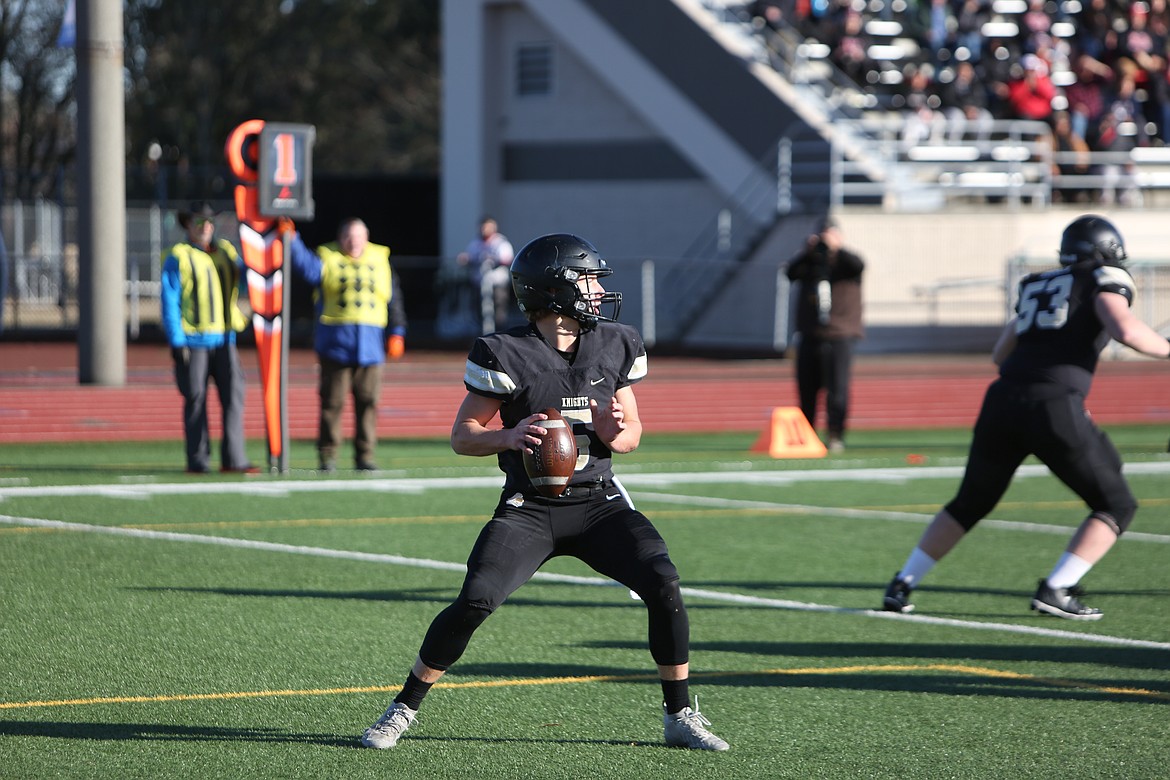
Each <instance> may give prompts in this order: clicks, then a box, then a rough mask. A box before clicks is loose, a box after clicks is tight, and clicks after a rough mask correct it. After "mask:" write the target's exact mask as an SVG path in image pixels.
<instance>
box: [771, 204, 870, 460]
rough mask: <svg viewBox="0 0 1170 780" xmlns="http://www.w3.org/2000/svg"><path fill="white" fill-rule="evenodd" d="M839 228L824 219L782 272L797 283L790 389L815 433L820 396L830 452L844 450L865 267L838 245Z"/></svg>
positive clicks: (861, 332) (861, 330)
mask: <svg viewBox="0 0 1170 780" xmlns="http://www.w3.org/2000/svg"><path fill="white" fill-rule="evenodd" d="M843 240H844V239H843V236H842V234H841V228H840V226H839V225H838V224H837V222H836V221H835V220H834V219H833V218H832V217H828V216H826V217H825V218H824V219H822V220H821V221H820V223H819V224H818V225H817V231H816V232H815V233H813V234H812V235H810V236H809V237H808V241H807V242H806V244H805V246H804V248H803V249H802V250H801V252H800V254H798V255H797V256H796V257H795V258H793V259H792V260H791V261H789V263H788V266H787V275H788V279H789V281H791V282H799V289H798V291H797V298H796V334H797V347H796V387H797V392H798V394H799V397H800V410H801V411H802V412H804V416H805V417H806V418H807V419H808V422H809V424H810V425H812V426H813V427H814V428H815V427H816V416H817V401H818V399H819V397H820V394H821V391H822V390H824V391H825V413H826V417H827V428H828V447H829V451H830V452H843V451H844V449H845V423H846V420H847V418H848V416H849V384H850V381H851V379H852V369H853V350H854V346H855V345H856V343H857V341H859V340H860V339H862V338H863V337H864V336H865V331H864V327H863V326H862V322H861V310H862V302H861V275H862V272H863V271H864V270H865V261H863V260H862V259H861V257H860V256H859V255H858V254H857V253H855V252H851V251H849V250H848V249H846V248H845V247H844V245H843Z"/></svg>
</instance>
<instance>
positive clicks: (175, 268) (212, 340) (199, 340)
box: [160, 242, 247, 349]
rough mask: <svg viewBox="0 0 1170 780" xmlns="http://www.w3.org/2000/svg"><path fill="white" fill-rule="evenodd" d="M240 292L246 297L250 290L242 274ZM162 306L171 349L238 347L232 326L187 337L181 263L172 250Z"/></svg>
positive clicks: (164, 277) (165, 267)
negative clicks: (227, 345) (220, 330)
mask: <svg viewBox="0 0 1170 780" xmlns="http://www.w3.org/2000/svg"><path fill="white" fill-rule="evenodd" d="M180 243H183V242H180ZM176 246H178V244H176ZM239 289H240V292H241V293H242V294H243V295H247V286H246V282H245V281H244V275H243V274H242V273H241V274H240V285H239ZM160 304H161V308H162V326H163V331H164V332H165V333H166V336H167V341H168V342H169V343H170V345H171V348H172V349H182V348H183V347H187V348H189V349H216V348H218V347H222V346H223V345H224V344H225V343H228V344H235V343H236V332H235V331H234V330H232V329H231V326H230V324H229V325H228V327H227V329H226V331H225V332H208V333H185V332H184V331H183V282H182V278H181V276H180V274H179V261H178V259H177V258H176V257H175V253H174V249H173V248H172V250H171V251H170V252H169V253H168V254H167V256H166V259H164V260H163V267H162V290H161V292H160ZM229 323H230V320H229Z"/></svg>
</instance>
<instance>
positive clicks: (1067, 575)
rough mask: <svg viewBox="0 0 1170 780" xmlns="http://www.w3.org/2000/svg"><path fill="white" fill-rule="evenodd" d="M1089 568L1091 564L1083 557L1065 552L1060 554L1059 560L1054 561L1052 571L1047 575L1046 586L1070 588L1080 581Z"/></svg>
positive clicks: (1091, 566)
mask: <svg viewBox="0 0 1170 780" xmlns="http://www.w3.org/2000/svg"><path fill="white" fill-rule="evenodd" d="M1091 568H1093V564H1091V563H1089V562H1088V561H1086V560H1085V559H1084V558H1082V557H1080V556H1079V555H1073V554H1072V553H1070V552H1066V553H1065V554H1064V555H1061V556H1060V560H1059V561H1057V562H1056V566H1055V567H1054V568H1053V569H1052V573H1051V574H1049V575H1048V587H1050V588H1071V587H1072V586H1073V585H1076V584H1077V583H1078V582H1080V581H1081V578H1082V577H1084V576H1085V575H1086V574H1088V573H1089V569H1091Z"/></svg>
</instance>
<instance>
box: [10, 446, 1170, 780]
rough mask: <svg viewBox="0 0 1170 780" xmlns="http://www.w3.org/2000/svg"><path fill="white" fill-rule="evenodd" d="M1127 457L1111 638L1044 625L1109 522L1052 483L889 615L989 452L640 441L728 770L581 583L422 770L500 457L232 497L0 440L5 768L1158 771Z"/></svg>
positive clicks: (482, 691)
mask: <svg viewBox="0 0 1170 780" xmlns="http://www.w3.org/2000/svg"><path fill="white" fill-rule="evenodd" d="M1110 433H1111V434H1112V435H1113V437H1114V440H1115V441H1116V442H1117V444H1118V446H1119V448H1120V449H1121V450H1122V452H1123V455H1124V456H1125V458H1126V461H1127V464H1128V466H1127V473H1129V474H1130V478H1131V483H1132V485H1133V487H1134V490H1135V492H1136V493H1137V495H1138V496H1139V498H1140V499H1141V501H1142V509H1141V510H1139V513H1138V517H1137V519H1136V521H1135V522H1134V525H1133V526H1132V528H1131V534H1129V535H1127V536H1126V537H1125V538H1124V539H1123V540H1122V541H1121V542H1119V544H1118V545H1117V546H1116V547H1115V548H1114V549H1113V551H1112V552H1111V553H1110V555H1109V556H1108V557H1107V558H1106V559H1105V560H1104V561H1103V562H1102V563H1101V564H1100V565H1098V566H1097V567H1096V568H1095V569H1094V570H1093V572H1092V573H1090V575H1089V576H1088V577H1087V578H1086V580H1085V582H1084V584H1085V586H1086V588H1087V589H1088V596H1087V598H1086V601H1087V602H1088V603H1090V604H1091V605H1093V606H1097V607H1100V608H1102V609H1103V610H1105V613H1106V616H1105V618H1104V619H1103V620H1101V621H1098V622H1095V623H1081V622H1072V621H1061V620H1058V619H1056V618H1041V617H1038V616H1036V615H1035V614H1034V613H1031V612H1030V611H1029V609H1028V602H1029V600H1030V597H1031V594H1032V592H1033V590H1034V589H1035V586H1036V581H1037V579H1038V578H1040V577H1042V576H1044V575H1045V574H1047V573H1048V570H1049V569H1050V568H1051V566H1052V564H1053V563H1054V562H1055V560H1056V558H1057V556H1058V554H1059V552H1060V551H1061V550H1062V549H1063V547H1064V545H1065V543H1066V541H1067V538H1068V536H1069V534H1070V532H1071V529H1072V528H1073V527H1075V526H1076V525H1077V524H1079V522H1080V520H1081V519H1082V517H1083V515H1084V512H1083V510H1082V508H1081V505H1080V503H1079V502H1078V500H1077V499H1076V497H1075V496H1074V495H1072V494H1071V493H1070V492H1069V491H1068V490H1066V489H1065V488H1064V487H1062V486H1061V485H1060V484H1059V483H1058V482H1056V480H1055V479H1053V478H1052V477H1050V476H1047V475H1046V473H1045V472H1044V470H1043V468H1042V467H1040V466H1038V465H1035V464H1029V465H1027V466H1026V467H1025V469H1024V471H1023V472H1022V474H1021V476H1020V478H1018V479H1017V481H1016V483H1015V485H1014V486H1013V488H1012V490H1011V491H1010V492H1009V494H1008V495H1007V497H1006V498H1005V500H1004V501H1003V503H1001V505H1000V506H999V507H998V508H997V509H996V510H995V512H994V513H993V515H992V518H991V519H990V521H988V522H986V524H985V526H984V527H981V528H979V529H978V530H977V531H976V532H975V533H974V534H973V535H972V536H971V537H970V538H968V539H967V540H966V541H965V542H964V543H963V544H962V545H960V546H959V548H957V549H956V551H955V552H954V553H953V554H952V555H951V556H950V557H949V558H948V559H946V560H945V561H944V562H943V563H941V564H940V565H939V567H938V568H937V569H936V570H935V571H934V572H933V573H932V574H931V576H930V577H929V578H928V579H927V581H926V584H925V586H924V587H923V588H921V589H920V590H919V591H917V592H916V594H915V602H916V604H917V605H918V612H917V613H916V614H915V615H913V616H897V615H889V614H885V613H880V612H873V611H871V610H872V609H873V608H875V607H877V606H878V605H879V604H880V601H881V595H882V592H883V590H884V588H885V585H886V583H887V581H888V580H889V578H890V577H891V575H893V573H894V572H895V570H896V569H897V568H898V567H899V566H900V565H901V563H902V561H903V560H904V558H905V556H906V554H907V552H908V551H909V550H910V548H911V547H912V545H913V543H914V541H915V540H916V539H917V537H918V534H919V533H920V532H921V530H922V528H923V527H924V525H925V523H926V521H927V520H928V519H929V517H930V516H931V515H933V513H934V511H935V510H936V509H937V508H938V507H939V505H941V504H942V503H943V502H945V501H946V500H947V499H949V498H950V496H951V494H952V492H953V491H954V489H955V487H956V485H957V483H958V478H959V475H960V473H961V469H962V465H963V462H964V454H965V447H966V443H967V439H968V432H966V431H931V432H897V431H880V432H879V431H873V432H868V431H859V432H857V433H854V434H852V435H851V437H850V448H849V450H848V451H847V452H846V453H845V454H843V455H838V456H833V457H830V458H825V459H822V460H791V461H783V460H781V461H773V460H770V459H768V458H766V457H760V456H758V455H754V454H750V453H749V452H748V447H749V446H750V444H751V441H752V437H751V436H746V435H732V434H726V435H707V436H665V435H660V436H653V435H649V434H648V435H647V436H646V437H645V439H644V441H643V444H642V447H641V449H640V450H639V451H638V452H636V453H633V454H632V455H629V456H623V457H621V458H620V459H619V460H618V461H617V470H618V473H619V476H621V477H622V479H623V481H624V483H625V484H626V486H627V487H628V488H629V490H630V492H631V494H632V495H633V498H634V500H635V501H636V503H637V505H638V507H639V508H640V509H642V510H643V511H645V512H646V513H647V514H648V515H649V516H650V517H651V519H652V520H654V522H655V524H656V525H657V526H658V528H659V529H660V530H661V531H662V533H663V535H664V536H665V537H666V540H667V542H668V544H669V545H670V548H671V551H672V555H673V557H674V559H675V562H676V563H677V564H678V567H679V569H680V570H681V572H682V575H683V586H684V593H685V594H686V597H687V600H688V605H689V610H690V617H691V647H692V654H691V663H692V670H693V678H692V692H693V693H697V694H698V696H699V704H700V708H701V709H702V711H703V712H704V713H705V714H706V715H707V716H708V717H709V718H710V719H711V721H712V723H713V724H714V725H713V727H712V730H713V731H715V733H717V734H719V735H720V736H722V737H724V738H725V739H727V740H728V741H729V742H730V743H731V750H730V751H729V752H727V753H720V754H713V753H695V752H688V751H683V750H677V749H669V748H666V747H664V746H662V744H661V739H662V721H661V709H660V704H659V701H660V699H659V689H658V685H657V683H656V681H655V677H654V674H653V664H652V661H651V659H650V657H649V654H648V652H647V650H646V647H645V633H646V629H645V616H644V611H643V610H642V608H641V606H640V603H639V602H637V601H635V600H633V599H631V598H630V595H629V593H628V592H627V591H625V590H624V589H622V588H620V587H615V586H613V585H612V583H607V582H606V581H603V580H601V579H600V578H598V577H597V576H596V575H594V574H593V573H592V572H591V571H589V570H588V569H587V568H586V567H585V566H583V565H581V564H580V563H579V562H577V561H574V560H566V559H559V560H555V561H552V562H550V563H549V564H548V565H547V566H546V567H545V569H544V570H543V571H542V573H541V575H539V576H538V578H537V579H535V580H533V581H532V582H531V583H529V584H528V585H526V586H525V587H523V588H521V589H520V591H518V592H517V593H516V594H515V596H514V597H513V598H512V599H511V600H510V601H509V603H508V604H506V605H505V606H504V607H503V608H502V609H501V610H500V611H499V612H498V613H497V614H496V615H494V616H493V617H492V618H491V619H490V620H489V621H488V622H487V623H486V624H485V625H484V626H483V628H481V629H480V631H479V632H478V633H477V634H476V637H475V639H474V641H473V642H472V644H471V647H470V648H469V650H468V652H467V654H466V655H465V656H464V658H463V659H462V661H461V662H460V663H459V664H458V665H456V666H455V667H454V668H453V669H452V670H451V672H450V673H449V674H448V675H447V676H446V677H445V678H444V680H443V681H442V682H441V683H440V684H439V686H436V688H435V690H434V691H433V692H432V693H431V695H430V696H429V697H428V699H427V701H426V703H425V704H424V707H423V709H422V710H421V712H420V715H419V719H418V721H417V722H416V724H415V726H414V727H413V728H412V729H411V730H410V731H409V732H408V734H407V736H406V738H404V740H403V741H402V743H401V744H400V745H399V746H398V747H397V748H395V749H393V750H390V751H375V750H368V749H363V748H360V747H359V745H358V736H359V735H360V734H361V732H362V730H363V729H364V728H365V727H366V726H368V725H369V724H370V723H371V722H373V720H374V719H375V718H377V716H378V715H379V714H380V713H381V711H382V710H383V709H384V708H385V706H386V705H387V704H388V703H389V701H390V699H391V698H392V697H393V694H394V693H395V692H396V691H397V689H398V687H399V685H400V684H401V682H402V680H403V679H404V678H405V675H406V672H407V670H408V668H409V666H410V664H411V662H412V661H413V658H414V654H415V652H416V650H417V649H418V644H419V641H420V639H421V637H422V634H423V632H424V631H425V629H426V627H427V625H428V623H429V622H430V619H431V618H432V617H433V615H434V614H435V613H436V612H437V611H438V610H439V609H441V608H442V607H443V606H445V605H446V603H447V602H448V601H449V600H450V599H451V598H452V597H453V596H454V595H455V593H456V592H457V590H458V588H459V584H460V582H461V578H462V574H461V571H460V569H461V565H462V563H463V561H464V559H465V557H466V554H467V552H468V550H469V549H470V547H471V544H472V542H473V540H474V538H475V536H476V534H477V532H478V530H479V528H480V526H481V525H482V524H483V522H484V521H485V520H486V513H487V512H489V511H490V508H491V506H492V505H493V504H494V502H495V499H496V497H497V494H498V485H499V483H500V478H499V472H498V471H497V470H496V468H495V464H494V459H471V458H460V457H458V456H456V455H454V454H452V453H450V451H449V449H448V448H447V446H446V443H445V442H440V441H408V442H402V441H393V440H388V441H383V442H382V444H381V448H380V452H379V462H380V463H381V464H382V466H383V469H384V470H383V471H382V472H379V473H377V474H375V475H372V476H369V477H364V476H358V475H356V474H354V473H352V472H348V473H347V472H345V471H341V472H338V473H337V474H336V475H331V476H328V477H324V476H318V475H316V474H314V473H313V472H312V471H311V470H309V467H310V466H311V465H312V464H313V463H314V462H315V454H314V452H313V450H312V447H311V444H310V443H308V442H294V445H293V451H292V460H291V463H292V466H293V468H292V470H291V472H290V474H288V475H286V476H262V477H259V478H255V477H241V476H234V475H233V476H229V477H223V478H221V477H219V476H218V475H213V476H211V477H189V476H187V475H184V474H182V473H181V463H182V453H181V447H182V445H181V444H180V443H177V442H162V443H144V444H139V443H134V444H100V445H97V444H94V445H88V444H87V445H78V444H73V445H44V446H28V445H24V446H8V447H0V515H2V516H3V522H0V615H2V622H0V777H13V778H42V777H87V778H90V777H93V778H160V777H187V778H204V777H217V778H218V777H239V778H246V777H265V778H268V777H280V778H292V777H297V778H301V777H303V778H366V777H369V778H386V777H393V778H428V779H429V780H435V779H438V778H460V779H466V778H566V779H567V780H568V779H572V780H578V779H580V778H736V779H739V778H851V779H852V778H897V779H898V780H910V779H912V778H931V779H933V778H964V779H967V778H1044V779H1045V780H1048V779H1051V778H1059V779H1061V780H1064V779H1069V780H1071V779H1073V778H1077V779H1079V778H1165V777H1168V776H1170V767H1168V764H1167V756H1168V755H1170V753H1168V748H1167V746H1168V744H1170V709H1168V707H1170V566H1168V565H1167V560H1168V553H1170V547H1168V546H1167V543H1168V542H1170V513H1168V512H1167V505H1168V503H1170V480H1168V479H1167V473H1168V472H1170V457H1168V456H1167V455H1166V454H1165V449H1166V443H1167V436H1168V432H1167V431H1165V430H1159V429H1154V428H1144V429H1137V428H1133V429H1129V428H1119V429H1111V430H1110ZM262 446H263V445H262V444H261V443H260V442H250V446H249V449H250V451H252V452H251V454H252V455H253V458H254V459H256V460H260V457H259V454H260V453H259V451H258V450H259V448H262Z"/></svg>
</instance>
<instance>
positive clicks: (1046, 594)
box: [1032, 580, 1105, 620]
mask: <svg viewBox="0 0 1170 780" xmlns="http://www.w3.org/2000/svg"><path fill="white" fill-rule="evenodd" d="M1082 595H1084V590H1082V589H1081V586H1079V585H1073V586H1072V587H1071V588H1050V587H1048V580H1040V585H1039V587H1037V588H1036V595H1035V596H1033V597H1032V609H1034V610H1036V611H1037V612H1044V613H1046V614H1049V615H1056V617H1061V618H1066V619H1068V620H1100V619H1101V618H1102V617H1104V616H1105V613H1104V612H1102V611H1101V610H1099V609H1094V608H1093V607H1086V606H1085V605H1084V604H1082V603H1081V602H1080V596H1082Z"/></svg>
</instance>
